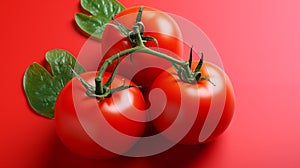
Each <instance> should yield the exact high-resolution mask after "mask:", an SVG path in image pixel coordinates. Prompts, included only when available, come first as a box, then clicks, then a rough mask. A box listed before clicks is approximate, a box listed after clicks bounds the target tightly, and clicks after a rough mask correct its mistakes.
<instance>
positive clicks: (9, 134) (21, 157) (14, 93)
mask: <svg viewBox="0 0 300 168" xmlns="http://www.w3.org/2000/svg"><path fill="white" fill-rule="evenodd" d="M120 1H121V2H122V3H123V4H124V5H125V6H127V7H130V6H133V5H139V4H142V5H147V6H152V7H155V8H158V9H160V10H164V11H166V12H170V13H174V14H177V15H180V16H182V17H184V18H187V19H188V20H190V21H192V22H194V23H195V24H196V25H197V26H199V27H200V28H201V29H202V30H203V31H204V32H205V33H206V34H207V35H208V37H209V38H210V39H211V41H212V42H213V43H214V45H215V47H216V48H217V50H218V52H219V54H220V56H221V58H222V60H223V63H224V67H225V70H226V72H227V74H228V75H229V76H230V78H231V80H232V82H233V86H234V89H235V92H236V98H237V104H236V105H237V106H236V111H235V114H234V117H233V120H232V123H231V125H230V126H229V128H228V129H227V130H226V132H225V133H224V134H223V135H222V136H221V137H219V138H218V139H217V140H216V141H214V142H212V143H210V144H207V145H204V146H187V147H186V146H177V147H175V148H172V149H171V150H169V151H167V152H164V153H162V154H160V155H156V156H153V157H147V158H125V157H120V158H117V159H114V160H87V159H83V158H80V157H78V156H75V155H74V154H72V153H71V152H69V151H68V150H67V149H66V148H65V147H64V146H63V145H62V143H61V142H60V140H59V139H58V137H57V135H56V132H55V128H54V127H55V125H54V122H53V121H52V120H48V119H45V118H42V117H40V116H38V115H36V114H35V113H33V111H32V110H31V109H30V108H29V107H28V104H27V101H26V99H25V97H24V93H23V90H22V77H23V74H24V72H25V70H26V68H27V67H28V66H29V64H31V63H32V62H34V61H37V62H42V61H43V59H44V54H45V52H46V51H48V50H50V49H54V48H62V49H67V50H68V51H70V52H71V53H73V54H74V55H77V54H78V53H79V51H80V49H81V47H82V45H83V44H84V42H85V41H86V38H85V37H84V36H82V35H80V34H79V33H78V32H77V31H76V29H75V28H74V21H73V20H74V19H73V15H74V13H75V12H77V11H79V0H76V1H59V0H52V1H38V0H27V1H17V0H11V1H5V2H3V3H2V4H1V6H0V12H1V66H0V68H1V71H0V72H1V95H2V101H1V107H2V108H1V122H0V124H1V127H0V131H1V140H0V142H1V146H0V152H1V153H0V158H1V159H0V167H3V168H6V167H13V168H15V167H22V168H27V167H30V168H36V167H49V168H50V167H73V168H75V167H138V166H139V167H142V166H143V167H146V168H148V167H167V166H172V167H188V168H194V167H207V168H214V167H217V168H227V167H228V168H232V167H255V168H260V167H273V168H277V167H278V168H280V167H286V168H296V167H300V160H299V155H300V125H299V121H300V103H299V96H300V87H299V86H300V78H299V67H300V58H299V56H300V50H299V44H300V31H299V30H300V20H299V16H300V10H299V7H300V3H299V1H297V0H285V1H280V0H264V1H261V0H251V1H250V0H249V1H239V0H227V1H222V0H211V1H198V0H189V1H174V0H163V1H162V0H152V1H146V0H140V1H136V0H126V1H125V0H120Z"/></svg>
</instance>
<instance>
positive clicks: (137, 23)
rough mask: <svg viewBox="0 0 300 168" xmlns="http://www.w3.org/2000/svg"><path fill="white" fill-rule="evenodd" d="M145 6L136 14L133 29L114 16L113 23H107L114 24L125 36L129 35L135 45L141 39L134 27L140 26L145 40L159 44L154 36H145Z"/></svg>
mask: <svg viewBox="0 0 300 168" xmlns="http://www.w3.org/2000/svg"><path fill="white" fill-rule="evenodd" d="M143 8H144V7H143V6H141V7H140V9H139V11H138V14H137V16H136V21H135V24H134V25H133V27H132V29H129V28H127V27H126V26H124V25H123V24H122V23H120V22H119V21H117V20H115V19H114V17H112V18H111V20H112V22H113V23H107V24H106V25H108V26H112V27H113V28H115V29H117V30H118V31H119V32H120V33H121V34H122V35H123V36H124V37H127V39H128V40H129V41H130V43H131V45H132V46H133V47H135V46H137V45H139V44H138V41H139V40H138V39H137V37H136V35H135V33H136V31H134V30H133V29H134V27H138V28H139V34H140V36H141V38H142V41H143V42H148V41H153V42H155V44H156V45H157V46H158V41H157V40H156V39H155V38H154V37H151V36H144V31H145V25H144V24H143V22H142V14H143Z"/></svg>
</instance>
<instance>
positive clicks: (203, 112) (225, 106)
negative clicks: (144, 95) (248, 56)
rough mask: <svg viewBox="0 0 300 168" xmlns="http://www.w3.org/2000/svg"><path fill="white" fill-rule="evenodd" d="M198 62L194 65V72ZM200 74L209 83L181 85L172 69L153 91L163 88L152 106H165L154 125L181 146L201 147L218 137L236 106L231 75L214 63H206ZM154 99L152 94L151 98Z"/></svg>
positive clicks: (204, 81) (157, 111) (156, 82)
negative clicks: (202, 144)
mask: <svg viewBox="0 0 300 168" xmlns="http://www.w3.org/2000/svg"><path fill="white" fill-rule="evenodd" d="M196 65H197V64H196V63H195V62H193V64H192V69H195V67H196ZM200 72H201V73H202V76H203V77H208V78H209V79H210V80H211V81H212V82H213V83H214V84H215V86H214V85H213V84H212V83H210V82H209V81H207V80H200V81H198V82H197V83H195V84H190V83H185V82H182V81H181V80H180V79H179V77H178V75H177V73H176V72H175V71H174V70H173V68H172V69H169V70H168V71H165V72H163V73H162V74H161V75H159V76H158V77H157V78H156V80H155V82H154V83H153V86H152V87H151V91H150V98H151V92H153V93H155V92H154V91H155V89H161V90H160V91H162V92H164V94H165V95H163V94H161V93H160V94H161V95H160V94H156V95H154V96H155V98H151V104H158V103H160V104H164V102H165V106H164V108H161V107H159V109H163V110H161V111H159V110H155V107H153V108H152V109H154V110H153V111H152V112H151V113H152V115H153V116H158V117H156V118H155V119H154V121H153V123H154V126H155V127H156V128H157V130H158V131H159V132H160V133H161V134H162V135H164V136H166V137H167V138H168V139H170V140H172V141H176V142H179V143H182V144H200V143H204V142H208V141H210V140H212V139H214V138H215V137H217V136H219V135H220V134H221V133H222V132H224V131H225V129H226V128H227V127H228V125H229V123H230V121H231V118H232V115H233V112H234V107H235V96H234V91H233V87H232V84H231V82H230V79H229V78H228V76H227V75H226V74H225V73H224V71H223V70H222V69H220V68H219V67H217V66H216V65H215V64H212V63H208V62H204V64H203V66H202V68H201V70H200ZM156 93H159V92H156ZM152 96H153V95H152Z"/></svg>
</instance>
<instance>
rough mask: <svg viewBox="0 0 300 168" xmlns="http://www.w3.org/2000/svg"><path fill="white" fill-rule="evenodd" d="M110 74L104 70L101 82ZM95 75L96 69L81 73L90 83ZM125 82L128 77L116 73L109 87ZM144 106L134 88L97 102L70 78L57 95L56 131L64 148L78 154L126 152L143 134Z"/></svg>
mask: <svg viewBox="0 0 300 168" xmlns="http://www.w3.org/2000/svg"><path fill="white" fill-rule="evenodd" d="M110 75H111V74H110V73H104V75H103V81H104V82H106V81H107V80H108V78H109V76H110ZM95 76H96V72H86V73H83V74H82V75H81V77H82V78H83V79H84V80H86V81H87V82H88V83H90V84H92V85H93V84H94V79H95ZM129 83H130V81H129V80H127V79H124V78H123V77H121V76H117V75H116V77H115V79H114V81H113V83H112V84H111V87H112V88H116V87H119V86H121V85H124V84H126V85H129ZM131 85H133V84H132V83H131ZM144 109H145V102H144V98H143V96H142V94H141V92H140V91H139V89H138V88H136V87H131V88H129V89H125V90H122V91H118V92H114V93H113V94H112V95H111V96H110V97H107V98H105V99H104V100H101V101H99V99H97V98H93V97H89V96H87V95H86V89H85V87H84V86H83V85H82V83H81V82H80V81H79V80H78V79H77V78H73V79H72V80H71V81H69V82H68V83H67V84H66V86H65V87H64V88H63V89H62V91H61V92H60V94H59V96H58V98H57V102H56V105H55V124H56V130H57V134H58V136H59V137H60V139H61V141H62V142H63V143H64V145H65V146H66V147H68V148H69V149H70V150H71V151H73V152H75V153H77V154H79V155H81V156H84V157H88V158H113V157H116V156H118V154H122V153H124V152H126V151H128V150H129V149H130V148H131V147H132V146H133V145H134V144H135V142H136V141H137V140H138V139H139V137H140V136H141V135H142V134H143V131H144V128H145V123H144V122H143V121H145V114H144V113H143V111H144Z"/></svg>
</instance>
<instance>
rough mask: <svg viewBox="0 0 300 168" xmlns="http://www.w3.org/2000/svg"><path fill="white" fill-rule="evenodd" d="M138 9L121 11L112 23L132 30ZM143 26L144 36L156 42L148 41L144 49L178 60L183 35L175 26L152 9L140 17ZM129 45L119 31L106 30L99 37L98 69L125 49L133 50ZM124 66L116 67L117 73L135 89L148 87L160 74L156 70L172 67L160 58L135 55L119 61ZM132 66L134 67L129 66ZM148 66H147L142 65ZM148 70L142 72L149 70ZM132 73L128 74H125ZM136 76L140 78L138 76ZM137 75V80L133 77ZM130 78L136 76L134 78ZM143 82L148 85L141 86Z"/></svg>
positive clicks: (148, 9) (140, 54)
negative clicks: (100, 54) (138, 86)
mask: <svg viewBox="0 0 300 168" xmlns="http://www.w3.org/2000/svg"><path fill="white" fill-rule="evenodd" d="M139 9H140V7H139V6H136V7H131V8H128V9H125V10H124V11H121V12H120V13H119V14H117V15H116V16H115V17H114V18H115V20H117V21H119V22H120V23H122V24H123V25H124V26H126V27H127V28H128V29H131V30H132V27H133V25H134V24H135V22H136V16H137V14H138V11H139ZM142 22H143V24H144V26H145V31H144V33H143V35H144V36H151V37H153V38H155V39H156V40H157V42H158V44H156V43H155V42H154V41H148V42H146V43H145V46H147V47H149V48H151V49H154V50H156V51H160V52H163V53H165V54H168V55H169V56H172V57H176V58H181V57H182V53H183V42H182V34H181V31H180V29H179V26H178V25H177V23H176V22H175V21H174V20H173V19H172V17H170V16H169V15H168V14H166V13H165V12H162V11H159V10H157V9H154V8H150V7H144V8H143V14H142ZM132 47H133V46H132V44H131V43H130V42H129V40H128V39H127V37H124V36H122V35H121V34H120V32H119V31H118V30H116V29H115V28H113V27H112V26H107V27H106V28H105V30H104V33H103V37H102V53H103V59H102V62H101V63H100V66H101V65H102V64H103V61H105V60H106V59H107V58H109V57H111V56H112V55H114V54H117V53H118V52H120V51H123V50H125V49H129V48H132ZM121 60H122V62H123V64H120V65H119V70H118V73H119V74H120V75H122V76H125V77H127V78H128V79H132V80H133V82H135V83H136V84H137V85H141V86H143V87H150V86H151V84H152V82H153V81H154V79H155V77H156V76H157V75H158V74H159V73H160V72H162V71H157V69H166V68H169V67H170V66H171V64H170V63H169V62H168V61H166V60H164V59H161V58H157V57H155V56H153V55H151V56H149V55H148V54H142V53H135V54H134V56H133V57H132V60H130V59H129V58H128V59H126V60H125V59H123V58H121ZM135 60H136V61H135ZM132 62H133V63H132ZM115 63H116V62H114V63H113V64H112V65H111V66H109V67H108V69H107V70H108V71H112V70H113V68H114V67H115ZM144 64H147V65H144ZM149 66H150V68H149V69H152V70H153V71H151V70H144V71H141V70H142V69H147V67H149ZM128 69H131V72H129V71H128ZM138 72H139V74H137V73H138ZM135 74H137V76H135ZM133 76H135V77H134V78H133ZM145 78H147V79H148V81H149V82H144V81H145Z"/></svg>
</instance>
